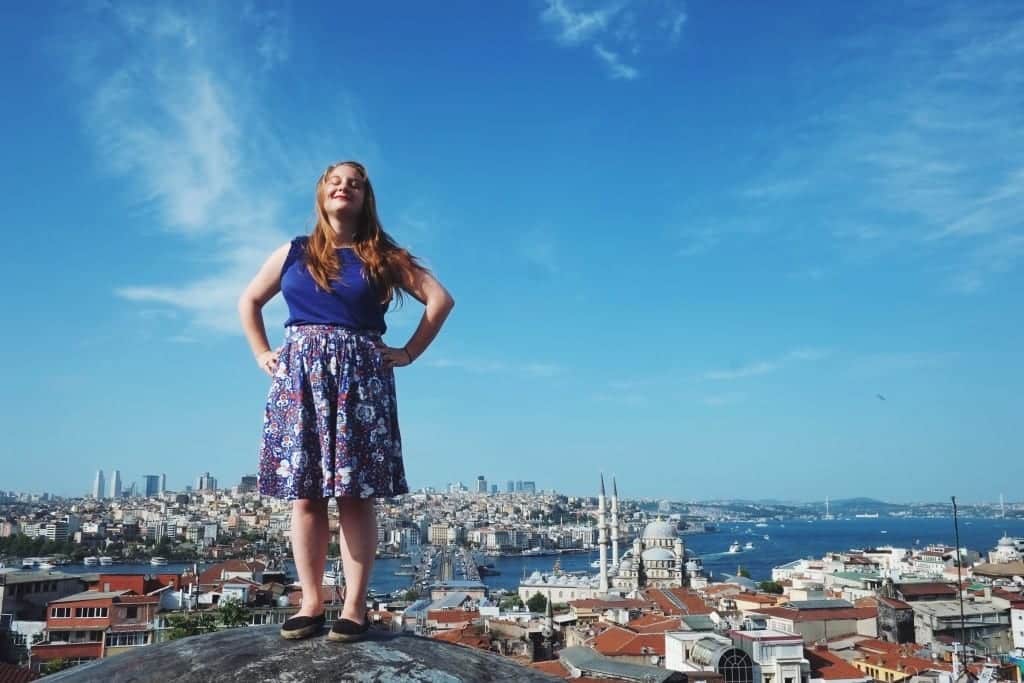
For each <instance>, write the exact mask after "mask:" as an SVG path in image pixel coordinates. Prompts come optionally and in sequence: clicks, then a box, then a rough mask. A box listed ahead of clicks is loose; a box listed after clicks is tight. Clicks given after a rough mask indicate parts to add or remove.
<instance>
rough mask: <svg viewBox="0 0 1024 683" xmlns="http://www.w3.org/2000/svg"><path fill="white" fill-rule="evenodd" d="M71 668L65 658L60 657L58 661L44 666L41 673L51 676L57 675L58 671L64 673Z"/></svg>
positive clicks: (54, 660)
mask: <svg viewBox="0 0 1024 683" xmlns="http://www.w3.org/2000/svg"><path fill="white" fill-rule="evenodd" d="M68 666H70V665H69V664H68V663H67V662H66V661H64V659H63V658H61V657H58V658H57V659H51V660H50V661H48V662H47V663H46V664H43V667H42V669H41V671H42V672H43V674H44V675H46V676H49V675H50V674H55V673H57V672H58V671H63V670H64V669H66V668H68Z"/></svg>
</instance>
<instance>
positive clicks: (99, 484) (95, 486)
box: [92, 470, 104, 500]
mask: <svg viewBox="0 0 1024 683" xmlns="http://www.w3.org/2000/svg"><path fill="white" fill-rule="evenodd" d="M103 485H104V482H103V470H96V479H95V480H94V481H93V482H92V497H93V498H95V499H96V500H103Z"/></svg>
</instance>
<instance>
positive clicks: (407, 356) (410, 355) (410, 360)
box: [402, 344, 412, 365]
mask: <svg viewBox="0 0 1024 683" xmlns="http://www.w3.org/2000/svg"><path fill="white" fill-rule="evenodd" d="M402 350H403V351H405V357H406V358H408V359H409V365H412V354H411V353H409V345H408V344H406V345H405V346H403V347H402Z"/></svg>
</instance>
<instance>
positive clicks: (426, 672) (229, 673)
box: [47, 626, 664, 683]
mask: <svg viewBox="0 0 1024 683" xmlns="http://www.w3.org/2000/svg"><path fill="white" fill-rule="evenodd" d="M279 628H280V627H279V626H250V627H248V628H235V629H227V630H224V631H220V632H218V633H211V634H209V635H203V636H194V637H192V638H183V639H181V640H173V641H170V642H166V643H159V644H157V645H151V646H148V647H144V648H137V649H134V650H133V651H132V652H126V653H124V654H120V655H118V656H116V657H110V658H108V659H102V660H99V661H97V662H95V663H90V664H82V665H80V666H77V667H74V668H72V669H68V670H66V671H62V672H60V673H58V674H55V675H53V676H50V677H48V678H47V681H54V683H60V682H63V681H69V682H71V683H74V682H75V681H81V682H83V683H84V682H85V681H98V680H109V681H114V680H131V681H136V682H137V683H164V681H186V682H187V681H192V682H194V683H200V682H205V681H220V682H223V683H252V682H253V681H260V682H261V683H283V682H284V681H288V682H289V683H313V682H319V681H323V680H328V679H329V680H366V681H392V680H404V681H461V680H467V681H527V682H530V681H555V680H558V679H554V678H550V677H549V676H546V675H544V674H542V673H540V672H537V671H534V670H532V669H529V668H526V667H522V666H519V665H518V664H516V663H515V662H512V661H510V660H508V659H505V658H504V657H499V656H498V655H494V654H490V653H488V652H482V651H480V650H477V649H472V648H468V647H461V646H459V645H454V644H451V643H445V642H441V641H437V640H432V639H429V638H417V637H415V636H408V635H393V634H389V633H383V632H373V631H371V635H370V637H368V638H367V639H366V640H364V641H361V642H357V643H345V644H339V643H332V642H330V641H329V640H327V639H326V638H309V639H307V640H297V641H296V640H284V639H282V638H281V637H280V635H278V629H279ZM662 671H664V669H662ZM328 672H329V678H328V676H327V674H328ZM659 680H662V679H659Z"/></svg>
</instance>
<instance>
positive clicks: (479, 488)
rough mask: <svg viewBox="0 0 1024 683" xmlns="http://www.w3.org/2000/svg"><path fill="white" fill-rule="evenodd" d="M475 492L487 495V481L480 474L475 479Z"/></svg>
mask: <svg viewBox="0 0 1024 683" xmlns="http://www.w3.org/2000/svg"><path fill="white" fill-rule="evenodd" d="M476 492H477V493H487V480H486V479H484V475H482V474H481V475H480V476H478V477H477V478H476Z"/></svg>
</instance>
